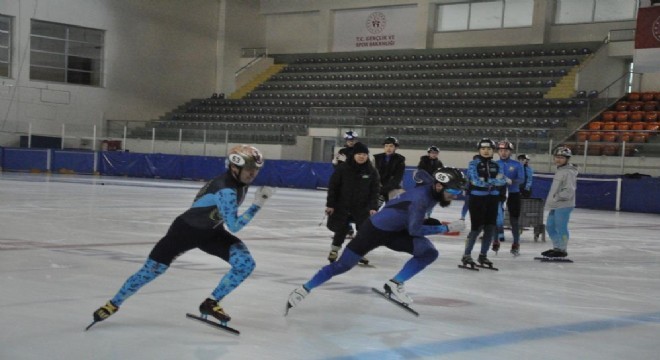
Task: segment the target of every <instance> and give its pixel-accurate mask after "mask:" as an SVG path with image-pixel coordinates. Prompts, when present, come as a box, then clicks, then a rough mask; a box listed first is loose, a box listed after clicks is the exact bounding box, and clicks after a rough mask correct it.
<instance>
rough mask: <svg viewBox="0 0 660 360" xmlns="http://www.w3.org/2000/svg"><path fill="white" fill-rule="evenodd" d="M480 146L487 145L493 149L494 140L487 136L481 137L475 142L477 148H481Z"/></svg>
mask: <svg viewBox="0 0 660 360" xmlns="http://www.w3.org/2000/svg"><path fill="white" fill-rule="evenodd" d="M482 147H489V148H491V149H493V150H495V141H493V140H491V139H489V138H483V139H481V140H479V142H478V143H477V149H481V148H482Z"/></svg>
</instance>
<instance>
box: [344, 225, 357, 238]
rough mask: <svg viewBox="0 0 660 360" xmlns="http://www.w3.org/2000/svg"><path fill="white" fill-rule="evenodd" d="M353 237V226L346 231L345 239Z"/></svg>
mask: <svg viewBox="0 0 660 360" xmlns="http://www.w3.org/2000/svg"><path fill="white" fill-rule="evenodd" d="M354 237H355V230H353V228H352V227H351V229H350V230H348V233H347V234H346V239H348V240H353V238H354Z"/></svg>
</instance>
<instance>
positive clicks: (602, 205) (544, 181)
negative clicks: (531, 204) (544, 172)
mask: <svg viewBox="0 0 660 360" xmlns="http://www.w3.org/2000/svg"><path fill="white" fill-rule="evenodd" d="M579 178H580V180H578V188H577V192H576V196H575V206H576V207H579V208H587V209H596V210H615V209H616V184H617V183H616V181H585V180H582V175H580V176H579ZM551 185H552V178H539V177H534V185H533V186H532V196H531V197H533V198H542V199H545V198H547V197H548V192H550V186H551Z"/></svg>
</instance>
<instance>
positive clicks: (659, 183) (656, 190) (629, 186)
mask: <svg viewBox="0 0 660 360" xmlns="http://www.w3.org/2000/svg"><path fill="white" fill-rule="evenodd" d="M49 151H51V150H48V149H24V148H0V161H1V163H0V164H2V168H3V170H5V171H31V170H40V171H49V170H51V169H49V168H48V152H49ZM52 154H53V155H52V159H51V160H52V164H51V168H52V170H53V171H57V170H59V169H69V170H73V171H74V172H76V173H83V174H84V173H91V172H92V168H93V160H94V153H92V152H90V153H85V152H80V151H60V150H52ZM97 154H98V156H99V162H98V172H99V174H101V175H110V176H130V177H148V178H164V179H190V180H208V179H211V178H213V177H215V176H217V175H219V174H221V173H223V172H224V171H225V167H224V166H225V165H224V158H221V157H212V156H185V155H166V154H139V153H128V152H101V153H97ZM333 171H334V169H333V167H332V164H330V163H313V162H308V161H296V160H267V161H266V164H265V166H264V168H263V169H262V171H261V172H260V173H259V176H258V177H257V179H256V180H255V182H254V184H255V185H269V186H276V187H289V188H301V189H317V188H327V186H328V181H329V179H330V176H331V175H332V172H333ZM414 171H415V168H414V167H407V168H406V173H405V175H404V178H403V187H404V189H410V188H412V187H414V186H415V182H414V181H413V179H412V173H413V172H414ZM549 175H551V174H549ZM588 177H592V178H611V179H616V178H617V177H608V176H602V175H599V176H591V175H588V174H584V175H583V174H580V180H579V181H578V191H577V200H576V203H577V204H576V205H577V207H579V208H590V209H600V210H615V208H616V184H617V183H616V182H615V181H588V180H584V178H588ZM551 183H552V179H551V178H545V177H544V178H540V177H534V186H533V192H532V197H534V198H543V199H545V198H546V197H547V194H548V191H549V189H550V184H551ZM620 207H621V210H623V211H631V212H646V213H660V178H641V179H628V178H623V179H622V194H621V204H620Z"/></svg>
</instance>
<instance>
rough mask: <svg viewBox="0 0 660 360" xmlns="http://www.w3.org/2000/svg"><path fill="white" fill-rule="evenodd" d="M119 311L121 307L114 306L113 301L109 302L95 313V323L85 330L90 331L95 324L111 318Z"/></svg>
mask: <svg viewBox="0 0 660 360" xmlns="http://www.w3.org/2000/svg"><path fill="white" fill-rule="evenodd" d="M118 310H119V306H116V305H115V304H113V303H112V301H108V302H107V303H105V305H103V306H101V307H100V308H98V309H97V310H96V311H94V321H93V322H92V323H91V324H89V325H88V326H87V327H86V328H85V331H87V330H89V328H91V327H92V326H94V324H96V323H97V322H99V321H103V320H105V319H107V318H109V317H110V315H112V314H114V313H116V312H117V311H118Z"/></svg>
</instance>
